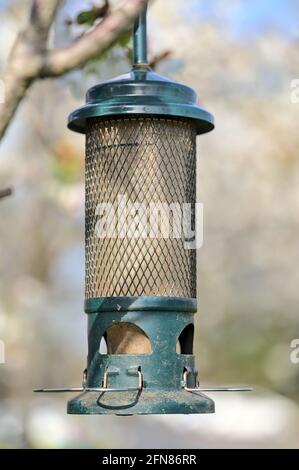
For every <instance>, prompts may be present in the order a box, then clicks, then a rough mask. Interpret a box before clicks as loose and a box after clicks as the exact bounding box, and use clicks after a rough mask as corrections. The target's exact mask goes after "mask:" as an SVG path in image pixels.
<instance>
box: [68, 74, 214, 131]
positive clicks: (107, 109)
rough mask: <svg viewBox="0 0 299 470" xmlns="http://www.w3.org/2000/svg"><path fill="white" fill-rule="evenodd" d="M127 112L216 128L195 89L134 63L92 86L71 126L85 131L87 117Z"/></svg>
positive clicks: (205, 129)
mask: <svg viewBox="0 0 299 470" xmlns="http://www.w3.org/2000/svg"><path fill="white" fill-rule="evenodd" d="M126 115H150V116H154V115H156V116H175V117H178V118H183V119H192V120H194V121H195V122H196V127H197V133H198V134H204V133H206V132H209V131H211V130H212V129H213V128H214V118H213V116H212V115H211V114H210V113H209V112H208V111H206V110H205V109H203V108H202V107H200V106H198V104H197V96H196V93H195V91H194V90H193V89H192V88H190V87H188V86H186V85H182V84H180V83H177V82H174V81H171V80H168V79H167V78H164V77H162V76H161V75H158V74H156V73H154V72H152V71H151V70H150V69H146V68H144V67H134V68H133V69H132V70H131V72H130V73H128V74H125V75H122V76H120V77H117V78H115V79H114V80H110V81H108V82H104V83H101V84H99V85H96V86H94V87H92V88H91V89H90V90H88V92H87V95H86V105H85V106H83V107H81V108H79V109H77V110H75V111H74V112H73V113H71V114H70V116H69V122H68V127H69V128H70V129H71V130H73V131H76V132H81V133H84V132H85V127H86V119H88V118H91V117H99V118H100V117H106V116H113V117H119V116H123V117H124V118H125V116H126Z"/></svg>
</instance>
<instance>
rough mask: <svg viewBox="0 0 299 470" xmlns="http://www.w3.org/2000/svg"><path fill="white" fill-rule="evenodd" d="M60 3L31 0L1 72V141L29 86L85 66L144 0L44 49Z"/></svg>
mask: <svg viewBox="0 0 299 470" xmlns="http://www.w3.org/2000/svg"><path fill="white" fill-rule="evenodd" d="M61 1H62V0H33V2H32V7H31V11H30V15H29V19H28V22H27V24H26V26H25V28H24V29H23V30H22V31H21V32H20V33H19V34H18V36H17V39H16V41H15V44H14V46H13V48H12V51H11V53H10V55H9V58H8V61H7V65H6V70H5V73H4V103H1V102H0V139H1V138H2V137H3V136H4V134H5V131H6V129H7V127H8V125H9V123H10V121H11V119H12V118H13V116H14V114H15V112H16V110H17V108H18V106H19V104H20V102H21V101H22V99H23V98H24V96H25V94H26V91H27V90H28V88H29V87H30V86H31V84H32V83H33V82H34V81H35V80H36V79H39V78H48V77H57V76H60V75H63V74H65V73H66V72H69V71H70V70H73V69H75V68H78V67H80V66H82V65H84V64H85V63H86V62H88V60H90V59H91V58H93V57H95V56H96V55H97V54H100V53H101V52H103V51H105V50H106V49H107V48H108V47H110V46H111V45H112V44H113V43H114V42H115V40H116V39H117V38H118V37H119V36H120V35H121V34H122V33H123V32H124V31H126V30H127V29H128V28H129V27H130V25H131V24H132V23H133V21H134V20H135V18H136V17H137V15H138V14H139V12H140V11H142V9H143V8H144V7H145V5H146V2H147V0H126V1H125V2H124V3H122V5H121V6H119V7H118V8H115V9H114V10H112V11H109V12H108V14H107V16H105V17H104V19H103V20H102V21H101V22H100V23H98V24H97V25H96V26H95V27H94V28H93V29H92V30H91V31H89V32H87V33H86V34H85V35H84V36H82V37H80V38H79V39H77V40H75V41H74V42H73V43H72V44H70V45H69V46H67V47H63V48H61V49H54V50H49V49H48V48H47V43H48V36H49V30H50V28H51V26H52V24H53V20H54V17H55V13H56V11H57V8H58V7H59V5H60V4H61Z"/></svg>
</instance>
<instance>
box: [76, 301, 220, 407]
mask: <svg viewBox="0 0 299 470" xmlns="http://www.w3.org/2000/svg"><path fill="white" fill-rule="evenodd" d="M132 299H133V302H131V304H130V300H129V299H128V298H126V297H122V298H121V297H118V298H111V297H110V298H106V299H105V298H99V299H88V300H87V302H86V310H87V313H88V314H89V315H88V359H87V378H86V386H87V387H101V385H102V382H103V378H104V373H105V371H107V372H108V376H109V387H112V388H114V387H115V388H127V387H130V388H131V387H136V386H137V380H138V379H137V373H138V370H140V371H141V373H142V376H143V388H142V390H141V391H135V392H132V391H130V392H112V393H111V392H110V393H102V394H99V393H97V392H89V391H85V392H83V393H81V394H80V395H79V396H78V397H76V398H73V399H72V400H70V401H69V402H68V413H71V414H117V415H127V414H156V413H162V414H163V413H173V414H177V413H186V414H188V413H213V412H214V403H213V401H212V400H211V399H210V398H208V397H207V396H205V395H203V394H202V393H189V392H186V391H184V390H183V374H184V371H185V370H187V371H188V372H189V374H188V380H189V383H188V386H190V387H194V386H195V385H196V377H197V370H196V369H195V357H194V355H193V354H178V353H177V352H176V344H177V341H178V338H179V336H180V334H181V332H182V331H183V330H184V328H185V327H186V326H188V325H190V324H192V325H193V317H194V307H195V303H194V299H179V298H178V299H174V298H167V297H165V298H162V297H140V298H131V300H132ZM159 304H160V308H159ZM133 305H135V309H134V310H132V306H133ZM105 306H107V307H108V308H107V311H105ZM180 306H181V309H180V308H179V307H180ZM137 307H138V309H137ZM148 308H150V309H151V310H150V311H149V310H148ZM91 312H92V313H91ZM118 322H125V323H132V324H134V325H136V326H137V327H139V328H140V329H142V330H143V331H144V332H145V334H146V335H147V336H148V338H149V340H150V342H151V346H152V353H151V354H145V355H125V354H120V355H111V354H100V352H99V346H100V341H101V338H102V337H103V335H104V334H105V332H106V330H107V328H108V327H109V326H111V325H112V324H115V323H118Z"/></svg>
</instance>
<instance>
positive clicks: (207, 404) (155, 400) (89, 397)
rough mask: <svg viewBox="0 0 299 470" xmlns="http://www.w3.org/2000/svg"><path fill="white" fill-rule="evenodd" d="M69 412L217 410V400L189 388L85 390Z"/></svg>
mask: <svg viewBox="0 0 299 470" xmlns="http://www.w3.org/2000/svg"><path fill="white" fill-rule="evenodd" d="M67 412H68V413H69V414H80V415H118V416H126V415H142V414H144V415H148V414H191V413H192V414H193V413H214V412H215V406H214V402H213V400H211V399H210V398H208V397H207V396H206V395H203V394H201V393H190V392H186V391H185V390H181V391H177V390H174V391H170V390H167V391H165V390H157V391H149V390H141V391H140V392H111V393H102V394H99V393H98V392H83V393H81V394H80V395H78V396H77V397H75V398H73V399H72V400H69V402H68V407H67Z"/></svg>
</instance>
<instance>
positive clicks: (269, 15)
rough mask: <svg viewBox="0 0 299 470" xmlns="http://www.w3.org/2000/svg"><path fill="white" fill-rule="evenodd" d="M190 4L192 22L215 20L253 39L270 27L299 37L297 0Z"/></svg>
mask: <svg viewBox="0 0 299 470" xmlns="http://www.w3.org/2000/svg"><path fill="white" fill-rule="evenodd" d="M187 5H189V8H188V10H187V9H186V14H187V15H188V16H189V17H191V18H192V21H200V19H208V20H214V21H216V22H217V23H218V24H219V26H220V27H223V28H225V29H226V30H227V29H228V30H229V31H230V33H231V34H233V35H236V36H238V37H241V38H242V37H243V38H249V39H251V38H252V37H256V36H258V35H260V34H261V33H263V32H264V31H265V30H267V29H274V30H278V31H279V32H281V33H283V34H286V35H290V36H297V37H298V36H299V1H298V0H250V1H248V0H226V1H225V0H187V1H185V8H186V6H187ZM190 13H192V14H191V15H190Z"/></svg>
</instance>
